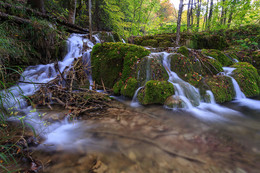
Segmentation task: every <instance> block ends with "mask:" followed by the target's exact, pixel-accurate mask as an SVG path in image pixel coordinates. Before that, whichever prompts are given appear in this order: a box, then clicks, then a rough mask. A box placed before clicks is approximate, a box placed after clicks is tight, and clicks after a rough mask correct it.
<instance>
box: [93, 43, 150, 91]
mask: <svg viewBox="0 0 260 173" xmlns="http://www.w3.org/2000/svg"><path fill="white" fill-rule="evenodd" d="M149 54H150V51H148V50H146V49H145V48H143V47H141V46H136V45H132V44H124V43H120V42H118V43H112V42H110V43H102V44H100V43H99V44H96V45H95V46H94V47H93V50H92V53H91V65H92V66H93V67H92V76H93V79H94V80H95V81H96V83H97V84H99V85H101V84H102V81H103V83H104V85H105V86H106V87H109V88H112V87H113V86H114V84H115V83H116V81H119V80H120V79H122V81H123V82H124V81H126V79H128V78H129V77H131V76H132V74H133V73H135V70H134V69H135V65H136V63H137V61H138V60H141V59H142V58H143V57H145V56H147V55H149Z"/></svg>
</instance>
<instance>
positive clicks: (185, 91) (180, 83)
mask: <svg viewBox="0 0 260 173" xmlns="http://www.w3.org/2000/svg"><path fill="white" fill-rule="evenodd" d="M162 54H163V66H164V68H165V69H166V71H167V73H168V75H169V79H168V81H169V82H170V83H172V84H173V85H174V88H175V92H176V94H177V96H179V97H180V98H181V99H182V100H183V101H184V102H185V104H186V106H187V108H191V107H193V106H197V105H199V104H200V93H199V91H198V89H196V88H195V87H194V86H192V85H191V84H189V83H188V82H185V81H184V80H182V79H181V78H180V77H179V76H178V75H177V73H175V72H173V71H172V70H171V65H170V63H171V62H170V59H169V55H171V54H169V53H166V52H162ZM192 105H193V106H192Z"/></svg>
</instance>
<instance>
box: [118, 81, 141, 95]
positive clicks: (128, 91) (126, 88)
mask: <svg viewBox="0 0 260 173" xmlns="http://www.w3.org/2000/svg"><path fill="white" fill-rule="evenodd" d="M137 87H138V82H137V80H136V79H135V78H130V79H128V80H127V81H126V84H125V85H123V86H122V88H121V94H122V95H124V96H127V97H130V98H132V97H133V96H134V94H135V90H136V89H137Z"/></svg>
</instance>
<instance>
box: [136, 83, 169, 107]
mask: <svg viewBox="0 0 260 173" xmlns="http://www.w3.org/2000/svg"><path fill="white" fill-rule="evenodd" d="M171 95H174V87H173V85H172V84H171V83H169V82H167V81H155V80H151V81H148V82H146V84H145V87H144V88H143V89H141V90H140V91H139V93H138V96H137V98H138V101H139V102H140V103H141V104H143V105H148V104H164V102H165V100H166V99H167V98H168V97H169V96H171Z"/></svg>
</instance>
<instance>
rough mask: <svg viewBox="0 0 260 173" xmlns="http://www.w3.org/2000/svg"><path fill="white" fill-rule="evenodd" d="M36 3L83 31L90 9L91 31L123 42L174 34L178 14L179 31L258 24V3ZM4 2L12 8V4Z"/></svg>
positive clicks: (83, 0) (161, 0)
mask: <svg viewBox="0 0 260 173" xmlns="http://www.w3.org/2000/svg"><path fill="white" fill-rule="evenodd" d="M37 1H38V2H37ZM37 1H34V3H36V4H38V5H39V4H41V5H39V6H41V7H39V9H40V10H41V8H43V10H44V12H46V13H48V14H52V15H55V16H56V17H58V18H59V19H62V20H67V21H68V22H70V23H75V24H77V25H80V26H82V27H84V28H88V27H89V22H88V21H89V9H91V15H92V28H93V30H94V31H114V32H117V33H118V34H119V35H121V36H122V37H125V38H126V37H129V36H137V35H140V36H142V35H151V34H161V33H175V32H176V31H177V20H178V12H181V14H182V20H181V31H187V30H189V31H206V30H207V31H208V30H211V31H212V30H219V29H227V28H233V27H237V26H241V25H247V24H256V23H259V22H260V19H259V13H260V1H259V0H217V1H215V0H185V1H183V0H182V1H180V2H181V4H182V5H181V6H179V7H174V6H173V4H171V2H170V0H65V1H64V0H37ZM4 2H7V3H8V2H9V3H12V4H13V2H14V1H11V0H5V1H4ZM16 3H18V4H17V5H19V3H26V2H25V0H19V1H16ZM89 3H91V4H92V5H91V8H89ZM32 5H33V4H32ZM36 7H37V5H36ZM179 9H180V10H179Z"/></svg>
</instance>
